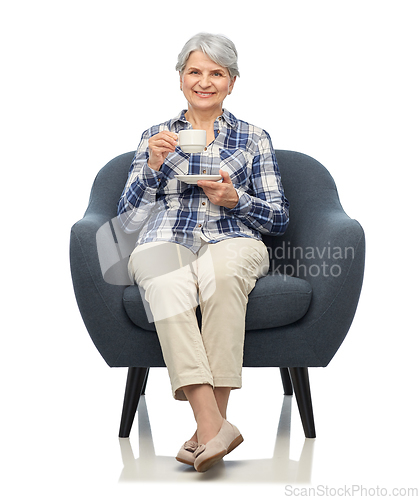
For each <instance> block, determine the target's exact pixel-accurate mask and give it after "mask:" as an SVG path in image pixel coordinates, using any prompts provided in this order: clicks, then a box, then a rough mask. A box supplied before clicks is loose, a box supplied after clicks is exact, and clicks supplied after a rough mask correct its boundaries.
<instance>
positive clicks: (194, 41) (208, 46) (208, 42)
mask: <svg viewBox="0 0 419 500" xmlns="http://www.w3.org/2000/svg"><path fill="white" fill-rule="evenodd" d="M196 50H198V51H200V52H203V53H204V54H206V55H207V56H208V57H209V58H210V59H212V60H213V61H214V62H216V63H217V64H219V65H220V66H222V67H223V68H227V69H228V72H229V73H230V77H231V78H234V77H235V76H240V73H239V67H238V65H237V57H238V56H237V50H236V47H235V45H234V43H233V42H232V41H231V40H229V39H228V38H227V37H225V36H224V35H212V34H210V33H198V34H197V35H195V36H193V37H192V38H191V39H190V40H189V41H188V42H186V44H185V46H184V47H183V49H182V51H181V53H180V54H179V55H178V62H177V64H176V71H180V72H181V73H182V72H183V71H184V69H185V66H186V62H187V60H188V59H189V56H190V55H191V53H192V52H194V51H196Z"/></svg>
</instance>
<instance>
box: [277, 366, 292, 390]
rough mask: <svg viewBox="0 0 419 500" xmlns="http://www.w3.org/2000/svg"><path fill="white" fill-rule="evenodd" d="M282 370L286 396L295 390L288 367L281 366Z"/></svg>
mask: <svg viewBox="0 0 419 500" xmlns="http://www.w3.org/2000/svg"><path fill="white" fill-rule="evenodd" d="M280 371H281V378H282V385H283V387H284V396H292V394H293V392H292V383H291V377H290V372H289V371H288V368H280Z"/></svg>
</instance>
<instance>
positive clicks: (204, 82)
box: [199, 75, 211, 89]
mask: <svg viewBox="0 0 419 500" xmlns="http://www.w3.org/2000/svg"><path fill="white" fill-rule="evenodd" d="M199 84H200V85H201V87H202V88H203V89H206V88H208V87H209V86H210V85H211V80H210V78H209V76H206V75H202V77H201V81H200V82H199Z"/></svg>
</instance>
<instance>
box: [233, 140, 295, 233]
mask: <svg viewBox="0 0 419 500" xmlns="http://www.w3.org/2000/svg"><path fill="white" fill-rule="evenodd" d="M250 180H251V186H252V188H253V189H252V192H250V193H249V192H248V191H246V190H245V189H244V188H242V187H238V188H237V194H238V195H239V201H238V203H237V205H236V206H235V207H234V208H232V209H227V212H229V213H230V214H231V215H234V216H235V217H238V218H239V219H240V220H242V222H243V223H244V224H246V225H247V226H248V227H250V228H252V229H256V230H257V231H259V232H260V233H262V234H273V235H281V234H284V233H285V230H286V228H287V226H288V222H289V202H288V200H287V199H286V197H285V194H284V189H283V187H282V183H281V174H280V171H279V166H278V162H277V160H276V155H275V150H274V148H273V146H272V142H271V139H270V137H269V135H268V134H267V133H266V132H263V134H262V136H261V138H260V140H259V142H258V145H257V152H256V154H255V156H254V157H253V163H252V173H251V179H250Z"/></svg>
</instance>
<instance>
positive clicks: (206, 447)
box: [194, 420, 243, 472]
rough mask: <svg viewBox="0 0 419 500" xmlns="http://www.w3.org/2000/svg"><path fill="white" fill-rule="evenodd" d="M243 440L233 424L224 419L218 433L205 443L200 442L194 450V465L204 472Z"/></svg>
mask: <svg viewBox="0 0 419 500" xmlns="http://www.w3.org/2000/svg"><path fill="white" fill-rule="evenodd" d="M242 442H243V436H242V435H241V434H240V431H239V430H238V429H237V427H236V426H235V425H232V424H230V422H227V420H224V422H223V425H222V426H221V429H220V431H219V433H218V434H217V435H216V436H215V438H213V439H211V440H210V441H208V443H207V444H200V445H199V446H198V447H197V449H196V450H195V452H194V457H195V462H194V467H195V469H196V470H197V471H198V472H206V471H207V470H208V469H210V468H211V467H212V466H213V465H215V464H216V463H217V462H219V461H220V460H222V458H223V457H225V456H226V455H227V454H228V453H230V452H231V451H233V450H234V449H235V448H237V446H239V444H241V443H242Z"/></svg>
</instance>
